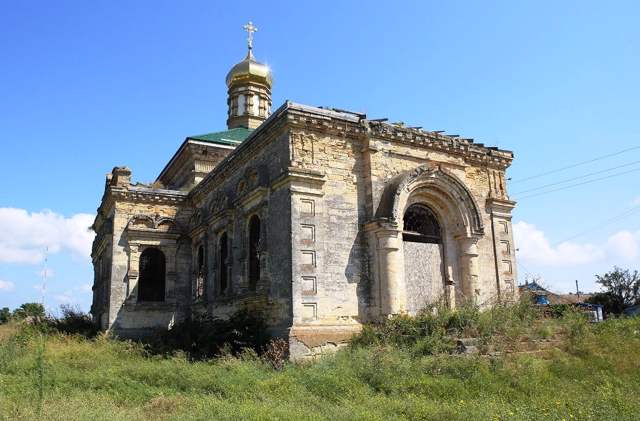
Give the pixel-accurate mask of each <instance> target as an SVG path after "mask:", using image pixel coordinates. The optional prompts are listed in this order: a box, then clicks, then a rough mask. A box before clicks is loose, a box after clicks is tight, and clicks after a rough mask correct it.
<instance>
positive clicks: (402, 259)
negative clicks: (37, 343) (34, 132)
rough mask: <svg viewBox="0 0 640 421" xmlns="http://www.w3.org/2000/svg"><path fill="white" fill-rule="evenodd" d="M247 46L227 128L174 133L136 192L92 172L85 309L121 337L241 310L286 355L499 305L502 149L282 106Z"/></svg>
mask: <svg viewBox="0 0 640 421" xmlns="http://www.w3.org/2000/svg"><path fill="white" fill-rule="evenodd" d="M248 31H249V51H248V53H247V55H246V57H245V59H244V60H242V61H241V62H239V63H238V64H236V65H235V66H233V68H232V69H231V70H230V71H229V73H228V75H227V78H226V85H227V87H228V98H227V103H228V117H227V130H224V131H219V132H215V133H208V134H203V135H197V136H189V137H187V138H186V139H185V140H184V142H182V144H181V145H180V147H179V148H178V150H177V152H176V153H175V154H174V155H173V157H172V158H171V159H170V160H169V162H168V163H167V164H166V166H165V167H164V169H162V171H161V172H160V174H159V176H158V178H157V180H156V181H155V182H154V183H153V184H150V185H146V184H141V183H132V172H131V170H130V169H129V168H127V167H115V168H114V169H113V171H112V172H111V173H110V174H108V175H107V179H106V183H105V190H104V195H103V197H102V202H101V204H100V207H99V208H98V214H97V217H96V219H95V222H94V224H93V229H94V230H95V232H96V234H97V235H96V238H95V241H94V244H93V249H92V259H93V265H94V268H95V277H94V287H93V305H92V307H91V313H92V315H93V317H94V319H95V320H96V322H98V323H99V324H100V326H101V328H102V329H105V330H110V331H112V332H114V333H115V334H116V335H119V336H123V337H139V336H144V335H149V334H151V333H153V332H155V331H156V330H158V329H165V330H166V329H170V328H171V326H172V325H173V324H175V323H176V322H179V321H181V320H184V319H185V318H189V317H199V316H202V315H207V316H210V317H221V318H224V317H226V316H229V315H231V314H233V313H234V312H237V311H239V310H245V311H249V312H255V313H257V314H259V315H260V316H261V317H263V318H264V319H265V320H266V321H267V323H268V326H269V328H270V330H271V333H272V334H274V335H278V336H281V337H284V338H286V339H287V340H288V341H289V345H290V352H291V354H292V356H294V357H305V356H312V355H315V354H317V353H320V352H323V351H325V350H327V349H330V348H332V347H336V346H340V345H341V344H344V343H345V342H346V341H348V339H349V338H350V337H351V335H352V334H353V333H355V332H357V331H358V330H359V328H360V326H361V324H362V323H363V322H367V321H372V320H376V319H379V318H381V317H386V316H388V315H391V314H397V313H403V312H406V313H409V314H414V313H416V312H418V311H420V310H421V309H422V308H424V307H425V306H427V305H429V304H432V303H435V302H437V301H440V302H445V303H446V305H448V306H450V307H455V306H456V305H460V303H462V302H465V301H469V300H471V301H473V302H475V303H477V304H478V305H490V304H491V303H493V302H495V301H496V300H509V299H513V297H514V295H515V294H516V291H515V288H514V280H515V277H516V273H515V272H516V265H515V255H514V245H513V235H512V229H511V211H512V210H513V208H514V206H515V203H514V202H513V201H510V200H509V197H508V195H507V192H506V183H505V170H506V168H507V167H509V165H510V163H511V161H512V159H513V154H512V153H511V152H510V151H506V150H500V149H498V148H495V147H487V146H484V145H483V144H479V143H474V142H473V140H471V139H464V138H459V137H455V136H447V135H444V134H442V133H440V132H430V131H425V130H421V129H416V128H411V127H406V126H404V125H402V124H389V123H387V122H385V121H383V120H370V119H367V117H366V115H364V114H360V113H355V112H348V111H343V110H337V109H332V108H326V107H312V106H307V105H301V104H296V103H293V102H289V101H287V102H285V103H284V104H283V105H282V106H280V107H279V108H278V109H276V110H275V111H273V112H272V110H271V87H272V75H271V71H270V70H269V68H268V67H267V66H266V65H264V64H261V63H259V62H258V61H256V59H255V58H254V55H253V51H252V42H251V41H252V37H251V35H252V31H253V27H252V26H251V25H249V30H248Z"/></svg>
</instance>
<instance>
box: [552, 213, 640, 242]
mask: <svg viewBox="0 0 640 421" xmlns="http://www.w3.org/2000/svg"><path fill="white" fill-rule="evenodd" d="M638 211H640V205H636V206H633V207H632V208H630V209H627V210H626V211H624V212H621V213H619V214H617V215H615V216H613V217H611V218H607V219H605V220H603V221H601V222H599V223H598V224H597V225H594V226H592V227H591V228H589V229H586V230H584V231H581V232H579V233H577V234H574V235H572V236H571V237H567V238H565V239H563V240H561V241H557V242H555V243H553V244H552V245H551V247H555V246H557V245H559V244H562V243H564V242H567V241H570V240H573V239H574V238H578V237H580V236H582V235H584V234H588V233H590V232H593V231H594V230H597V229H599V228H602V227H604V226H606V225H609V224H611V223H613V222H616V221H619V220H621V219H624V218H627V217H629V216H631V215H633V214H634V213H636V212H638Z"/></svg>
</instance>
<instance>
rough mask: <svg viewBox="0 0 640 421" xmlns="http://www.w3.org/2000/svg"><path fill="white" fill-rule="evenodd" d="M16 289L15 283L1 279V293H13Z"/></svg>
mask: <svg viewBox="0 0 640 421" xmlns="http://www.w3.org/2000/svg"><path fill="white" fill-rule="evenodd" d="M14 287H15V285H14V284H13V282H9V281H3V280H2V279H0V292H10V291H13V288H14Z"/></svg>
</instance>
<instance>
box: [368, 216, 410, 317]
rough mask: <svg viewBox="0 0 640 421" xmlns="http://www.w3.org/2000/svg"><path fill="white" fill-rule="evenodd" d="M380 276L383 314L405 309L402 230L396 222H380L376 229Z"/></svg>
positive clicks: (400, 311) (397, 312) (401, 311)
mask: <svg viewBox="0 0 640 421" xmlns="http://www.w3.org/2000/svg"><path fill="white" fill-rule="evenodd" d="M375 234H376V239H377V256H378V268H379V272H378V273H379V276H380V285H381V288H380V294H381V297H380V304H381V310H382V314H383V315H391V314H399V313H403V312H405V311H406V305H407V296H406V291H407V290H406V287H405V282H404V266H403V264H402V263H403V259H402V258H403V256H402V252H401V247H400V245H401V241H402V231H401V230H400V229H398V226H397V225H396V224H384V225H382V224H381V227H380V229H379V230H377V231H376V233H375Z"/></svg>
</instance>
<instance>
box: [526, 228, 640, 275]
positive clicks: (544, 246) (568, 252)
mask: <svg viewBox="0 0 640 421" xmlns="http://www.w3.org/2000/svg"><path fill="white" fill-rule="evenodd" d="M513 228H514V229H513V232H514V236H515V239H514V240H515V242H516V247H518V250H519V253H518V258H519V259H522V260H523V261H525V262H530V263H533V264H537V265H541V266H555V267H559V266H565V267H570V266H578V265H584V264H588V263H594V262H599V261H605V260H616V261H619V260H620V259H622V260H623V261H632V260H635V259H636V258H638V257H639V256H640V231H638V232H636V233H632V232H630V231H619V232H617V233H615V234H613V235H611V236H609V237H608V238H607V240H605V241H604V242H603V243H601V244H593V243H591V242H574V241H565V242H562V243H560V244H558V245H551V243H550V242H549V240H548V239H547V237H546V235H545V233H544V232H543V231H542V230H540V229H538V228H536V226H535V225H533V224H529V223H527V222H524V221H519V222H517V223H515V224H514V226H513Z"/></svg>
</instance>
